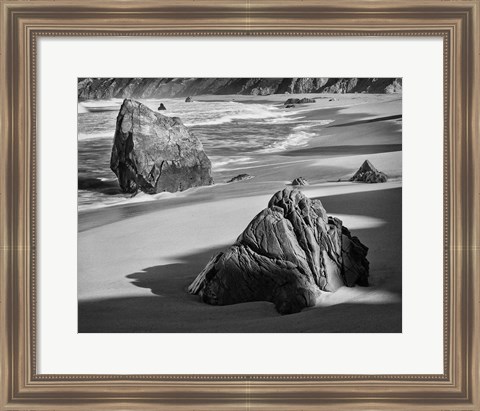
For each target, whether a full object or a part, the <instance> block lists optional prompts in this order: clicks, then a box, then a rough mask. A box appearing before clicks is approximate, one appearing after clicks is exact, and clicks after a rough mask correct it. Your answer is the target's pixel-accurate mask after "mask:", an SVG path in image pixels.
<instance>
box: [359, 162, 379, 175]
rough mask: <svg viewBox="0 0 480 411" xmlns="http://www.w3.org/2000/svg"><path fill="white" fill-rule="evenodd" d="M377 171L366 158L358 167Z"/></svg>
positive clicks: (363, 169) (362, 169)
mask: <svg viewBox="0 0 480 411" xmlns="http://www.w3.org/2000/svg"><path fill="white" fill-rule="evenodd" d="M360 170H361V171H364V172H365V171H374V172H375V171H377V169H376V168H375V167H374V166H373V164H372V163H370V161H368V160H365V161H364V162H363V164H362V166H361V167H360V168H359V171H360Z"/></svg>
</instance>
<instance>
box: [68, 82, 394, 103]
mask: <svg viewBox="0 0 480 411" xmlns="http://www.w3.org/2000/svg"><path fill="white" fill-rule="evenodd" d="M77 89H78V100H79V101H82V100H98V99H110V98H166V97H187V96H188V97H191V96H196V95H200V94H214V95H221V94H247V95H269V94H285V93H289V94H295V93H296V94H302V93H401V91H402V79H401V78H327V77H324V78H80V79H79V80H78V85H77Z"/></svg>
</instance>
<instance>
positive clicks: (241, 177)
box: [227, 174, 255, 183]
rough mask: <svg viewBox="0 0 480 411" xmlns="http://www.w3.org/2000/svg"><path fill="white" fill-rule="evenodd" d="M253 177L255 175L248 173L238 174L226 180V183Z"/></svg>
mask: <svg viewBox="0 0 480 411" xmlns="http://www.w3.org/2000/svg"><path fill="white" fill-rule="evenodd" d="M254 177H255V176H251V175H249V174H239V175H238V176H235V177H233V178H231V179H230V180H228V181H227V183H235V182H237V181H243V180H250V179H251V178H254Z"/></svg>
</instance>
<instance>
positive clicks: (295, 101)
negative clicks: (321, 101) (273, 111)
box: [283, 97, 315, 106]
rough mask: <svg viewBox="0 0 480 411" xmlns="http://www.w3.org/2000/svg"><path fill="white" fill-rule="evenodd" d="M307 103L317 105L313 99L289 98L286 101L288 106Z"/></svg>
mask: <svg viewBox="0 0 480 411" xmlns="http://www.w3.org/2000/svg"><path fill="white" fill-rule="evenodd" d="M307 103H315V99H313V98H306V97H305V98H289V99H288V100H287V101H285V103H283V104H285V105H286V106H287V105H289V104H307Z"/></svg>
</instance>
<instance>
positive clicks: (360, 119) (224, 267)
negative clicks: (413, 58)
mask: <svg viewBox="0 0 480 411" xmlns="http://www.w3.org/2000/svg"><path fill="white" fill-rule="evenodd" d="M77 91H78V104H77V134H78V238H77V240H78V242H77V297H78V332H79V333H401V332H402V78H203V77H202V78H78V79H77Z"/></svg>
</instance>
